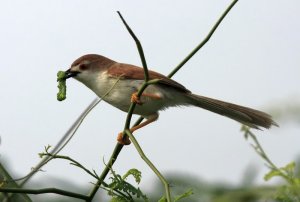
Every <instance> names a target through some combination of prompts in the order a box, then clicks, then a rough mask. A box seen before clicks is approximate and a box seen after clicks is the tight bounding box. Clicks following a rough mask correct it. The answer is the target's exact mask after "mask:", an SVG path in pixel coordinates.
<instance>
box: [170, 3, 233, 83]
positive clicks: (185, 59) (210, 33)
mask: <svg viewBox="0 0 300 202" xmlns="http://www.w3.org/2000/svg"><path fill="white" fill-rule="evenodd" d="M237 2H238V0H234V1H233V2H232V3H231V4H230V5H229V6H228V7H227V9H226V10H225V11H224V13H223V14H222V15H221V17H220V18H219V19H218V21H217V22H216V23H215V24H214V26H213V27H212V29H211V30H210V31H209V33H208V35H207V36H206V37H205V38H204V39H203V41H202V42H201V43H200V44H199V45H198V46H196V48H194V50H192V52H191V53H190V54H188V55H187V56H186V58H184V59H183V60H182V61H181V62H180V63H179V64H178V65H177V66H176V67H175V68H174V70H173V71H172V72H171V73H170V74H169V75H168V76H169V77H170V78H171V77H172V76H173V75H174V74H175V73H176V72H177V71H178V70H179V69H180V68H181V67H182V66H183V65H184V64H185V63H187V61H189V60H190V59H191V57H193V56H194V55H195V54H196V53H197V52H198V51H199V50H200V49H201V48H202V47H203V46H204V45H205V44H206V43H207V42H208V41H209V39H210V38H211V36H212V35H213V34H214V32H215V31H216V29H217V28H218V26H219V25H220V24H221V22H222V20H223V19H224V18H225V17H226V15H227V14H228V13H229V11H230V10H231V9H232V7H233V6H234V5H235V4H236V3H237Z"/></svg>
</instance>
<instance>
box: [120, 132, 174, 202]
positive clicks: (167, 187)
mask: <svg viewBox="0 0 300 202" xmlns="http://www.w3.org/2000/svg"><path fill="white" fill-rule="evenodd" d="M125 132H126V134H127V135H128V136H129V137H130V140H131V141H132V143H133V145H134V146H135V148H136V150H137V151H138V152H139V154H140V156H141V158H142V159H143V160H144V161H145V162H146V163H147V164H148V166H149V167H150V168H151V169H152V171H153V172H154V173H155V174H156V175H157V176H158V178H159V179H160V181H162V183H163V184H164V186H165V192H166V198H167V201H168V202H170V201H171V195H170V186H169V183H168V182H167V180H166V179H165V178H164V176H163V175H162V174H161V173H160V172H159V170H157V168H156V167H155V166H154V165H153V163H152V162H151V161H150V160H149V159H148V157H147V156H146V155H145V153H144V151H143V150H142V148H141V146H140V145H139V143H138V142H137V140H136V139H135V137H134V136H133V134H132V133H131V132H130V130H128V129H127V130H125Z"/></svg>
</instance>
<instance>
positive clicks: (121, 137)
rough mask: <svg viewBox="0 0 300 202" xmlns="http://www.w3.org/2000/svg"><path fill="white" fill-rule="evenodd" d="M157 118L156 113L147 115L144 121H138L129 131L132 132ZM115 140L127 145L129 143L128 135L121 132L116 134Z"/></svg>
mask: <svg viewBox="0 0 300 202" xmlns="http://www.w3.org/2000/svg"><path fill="white" fill-rule="evenodd" d="M157 119H158V114H154V115H151V116H149V118H148V119H147V120H146V121H144V122H142V123H140V124H139V125H137V126H134V127H132V128H130V132H131V133H133V132H134V131H136V130H138V129H140V128H142V127H144V126H146V125H148V124H150V123H152V122H154V121H156V120H157ZM117 141H118V142H119V143H120V144H122V145H129V144H130V143H131V142H130V140H129V137H128V136H127V135H126V136H124V135H123V132H121V133H119V134H118V137H117Z"/></svg>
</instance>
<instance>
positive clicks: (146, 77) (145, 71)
mask: <svg viewBox="0 0 300 202" xmlns="http://www.w3.org/2000/svg"><path fill="white" fill-rule="evenodd" d="M117 13H118V15H119V16H120V18H121V20H122V22H123V24H124V25H125V27H126V29H127V31H128V32H129V34H130V35H131V36H132V38H133V39H134V41H135V43H136V46H137V49H138V51H139V54H140V58H141V61H142V64H143V67H144V75H145V82H147V81H148V80H149V73H148V67H147V62H146V59H145V55H144V51H143V48H142V44H141V42H140V40H139V39H138V38H137V37H136V35H135V34H134V32H133V31H132V29H131V28H130V27H129V25H128V24H127V22H126V21H125V20H124V18H123V16H122V14H121V13H120V11H117Z"/></svg>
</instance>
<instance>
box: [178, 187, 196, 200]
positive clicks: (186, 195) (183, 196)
mask: <svg viewBox="0 0 300 202" xmlns="http://www.w3.org/2000/svg"><path fill="white" fill-rule="evenodd" d="M192 194H194V193H193V190H192V189H189V190H187V191H186V192H185V193H183V194H181V195H179V196H177V197H175V199H174V202H176V201H179V200H181V199H183V198H187V197H189V196H191V195H192Z"/></svg>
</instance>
